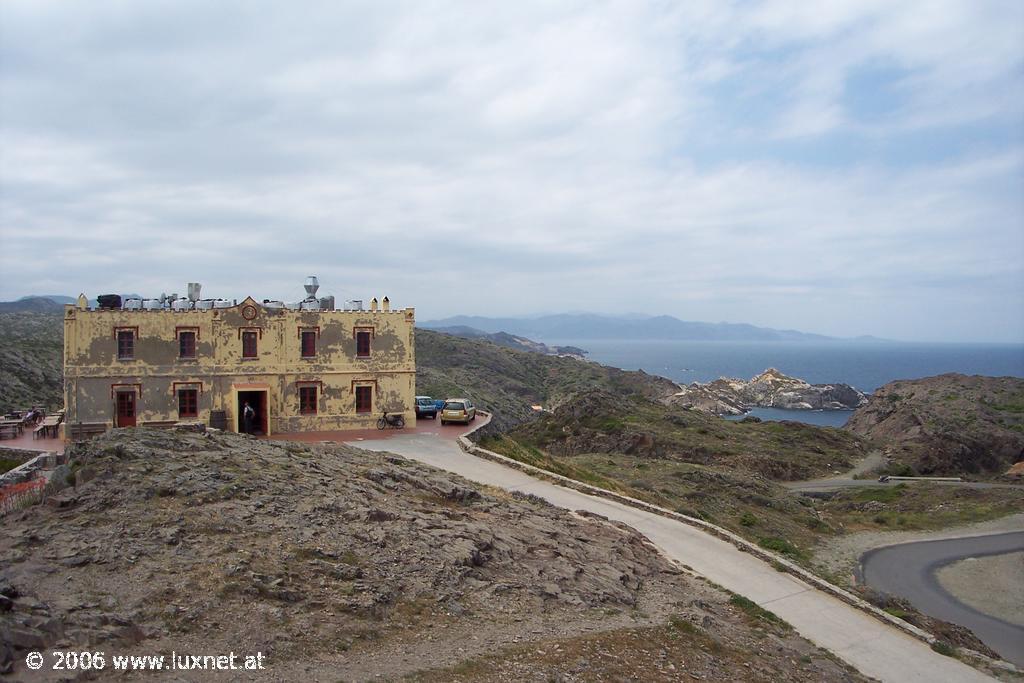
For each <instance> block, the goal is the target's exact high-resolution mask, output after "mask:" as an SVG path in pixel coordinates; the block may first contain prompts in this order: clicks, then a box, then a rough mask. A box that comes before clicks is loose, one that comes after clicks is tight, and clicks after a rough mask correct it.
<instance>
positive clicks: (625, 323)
mask: <svg viewBox="0 0 1024 683" xmlns="http://www.w3.org/2000/svg"><path fill="white" fill-rule="evenodd" d="M125 296H132V295H125ZM75 301H76V299H75V297H71V296H64V295H58V294H53V295H49V294H39V295H29V296H24V297H21V298H20V299H18V300H16V301H3V302H0V311H7V312H19V311H28V312H36V313H46V312H57V311H60V310H62V309H63V306H64V304H69V303H72V304H73V303H75ZM90 305H92V306H95V305H96V303H95V301H90ZM417 325H418V326H419V327H422V328H425V329H433V330H444V329H451V328H464V329H465V330H466V331H475V332H477V333H479V334H480V335H494V334H498V333H501V332H505V333H507V334H510V335H517V336H522V337H527V338H529V339H532V340H537V341H543V340H583V341H585V340H601V339H630V340H677V341H762V342H767V341H782V342H813V341H854V340H855V341H862V342H885V341H890V340H887V339H880V338H878V337H873V336H861V337H853V338H847V337H830V336H827V335H823V334H814V333H811V332H801V331H799V330H779V329H775V328H770V327H758V326H756V325H750V324H747V323H726V322H719V323H707V322H694V321H685V320H680V319H679V318H675V317H673V316H670V315H656V316H648V315H640V314H636V313H633V314H628V315H604V314H599V313H558V314H548V315H540V316H531V317H502V318H498V317H495V318H492V317H487V316H474V315H457V316H453V317H450V318H442V319H440V320H428V321H425V322H419V323H417ZM462 336H473V335H467V334H465V333H464V334H463V335H462Z"/></svg>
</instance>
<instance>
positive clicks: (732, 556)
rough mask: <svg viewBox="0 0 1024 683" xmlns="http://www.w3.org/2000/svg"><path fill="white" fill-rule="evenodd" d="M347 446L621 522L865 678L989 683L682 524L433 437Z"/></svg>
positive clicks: (406, 436)
mask: <svg viewBox="0 0 1024 683" xmlns="http://www.w3.org/2000/svg"><path fill="white" fill-rule="evenodd" d="M352 445H357V446H359V447H361V448H366V449H369V450H376V451H391V452H394V453H398V454H400V455H404V456H406V457H409V458H412V459H415V460H419V461H421V462H425V463H427V464H429V465H433V466H435V467H439V468H441V469H445V470H448V471H450V472H454V473H456V474H459V475H462V476H463V477H466V478H467V479H470V480H472V481H476V482H479V483H482V484H489V485H492V486H498V487H501V488H504V489H507V490H518V491H522V492H524V493H532V494H534V495H537V496H541V497H543V498H546V499H547V500H548V501H550V502H551V503H553V504H554V505H558V506H559V507H563V508H566V509H569V510H581V509H583V510H588V511H590V512H594V513H597V514H600V515H604V516H605V517H608V518H610V519H615V520H619V521H622V522H625V523H626V524H629V525H630V526H632V527H633V528H635V529H637V530H639V531H640V532H641V533H643V534H644V535H645V536H647V538H649V539H650V540H651V541H652V542H653V543H654V544H656V545H657V546H658V547H659V548H661V549H662V550H663V551H664V552H665V554H666V555H668V556H669V557H671V558H673V559H675V560H678V561H679V562H682V563H683V564H686V565H689V566H690V567H692V568H693V569H694V570H695V571H697V572H699V573H701V574H702V575H704V576H706V577H708V578H709V579H711V580H713V581H715V582H716V583H718V584H720V585H722V586H724V587H726V588H728V589H729V590H732V591H735V592H736V593H740V594H742V595H745V596H747V597H748V598H750V599H751V600H754V601H755V602H757V603H758V604H759V605H761V606H763V607H765V608H766V609H770V610H771V611H773V612H775V613H776V614H778V615H779V616H780V617H782V618H783V619H785V620H786V621H788V622H789V623H790V624H792V625H793V626H794V627H795V628H796V629H797V630H798V631H799V632H800V634H801V635H803V636H804V637H806V638H808V639H809V640H811V641H813V642H815V643H816V644H818V645H820V646H821V647H824V648H827V649H829V650H831V651H832V652H834V653H835V654H837V655H838V656H839V657H841V658H843V659H844V660H845V661H847V662H849V663H850V664H852V665H853V666H855V667H856V668H857V669H858V670H860V671H861V672H862V673H864V674H866V675H868V676H873V677H875V678H878V679H880V680H884V681H899V682H901V683H903V682H906V681H921V682H922V683H934V682H935V681H944V682H954V681H987V680H990V679H989V678H987V677H986V676H984V675H983V674H981V673H980V672H978V671H976V670H975V669H973V668H971V667H969V666H967V665H965V664H963V663H961V662H959V661H957V660H955V659H951V658H949V657H943V656H941V655H939V654H937V653H935V652H933V651H932V650H931V649H930V648H929V647H928V646H927V645H925V644H924V643H922V642H921V641H919V640H917V639H915V638H913V637H911V636H909V635H907V634H905V633H903V632H902V631H900V630H898V629H896V628H894V627H892V626H888V625H886V624H884V623H882V622H881V621H879V620H878V619H875V618H873V617H871V616H868V615H867V614H865V613H863V612H861V611H859V610H857V609H854V608H852V607H850V606H849V605H847V604H845V603H843V602H842V601H840V600H838V599H836V598H833V597H831V596H829V595H827V594H825V593H822V592H821V591H818V590H816V589H814V588H812V587H810V586H808V585H807V584H805V583H803V582H802V581H800V580H798V579H796V578H795V577H793V576H792V575H790V574H786V573H782V572H778V571H776V570H775V569H773V568H772V567H770V566H769V565H768V564H766V563H764V562H762V561H760V560H758V559H756V558H754V557H752V556H751V555H750V554H749V553H744V552H740V551H739V550H737V549H736V548H735V547H734V546H732V545H731V544H729V543H726V542H725V541H722V540H719V539H717V538H715V537H713V536H710V535H708V534H705V533H703V532H701V531H699V530H697V529H696V528H694V527H691V526H688V525H686V524H682V523H680V522H677V521H675V520H671V519H668V518H666V517H661V516H658V515H654V514H651V513H648V512H643V511H640V510H637V509H635V508H631V507H627V506H625V505H621V504H618V503H614V502H612V501H608V500H604V499H601V498H594V497H592V496H587V495H585V494H582V493H579V492H578V491H573V490H571V489H566V488H563V487H561V486H556V485H554V484H551V483H548V482H545V481H541V480H538V479H534V478H533V477H530V476H528V475H526V474H524V473H522V472H520V471H518V470H514V469H511V468H508V467H504V466H502V465H499V464H497V463H494V462H490V461H488V460H483V459H481V458H477V457H475V456H472V455H469V454H467V453H464V452H463V451H462V450H461V449H460V448H459V447H458V445H457V444H456V443H454V442H453V441H452V440H450V439H446V438H443V437H441V438H439V436H436V435H427V434H394V435H392V436H391V437H390V438H388V439H386V440H382V441H361V442H358V443H354V444H352Z"/></svg>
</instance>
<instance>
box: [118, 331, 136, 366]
mask: <svg viewBox="0 0 1024 683" xmlns="http://www.w3.org/2000/svg"><path fill="white" fill-rule="evenodd" d="M117 358H118V360H132V359H133V358H135V331H134V330H118V331H117Z"/></svg>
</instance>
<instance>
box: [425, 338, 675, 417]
mask: <svg viewBox="0 0 1024 683" xmlns="http://www.w3.org/2000/svg"><path fill="white" fill-rule="evenodd" d="M416 370H417V377H416V393H417V394H425V395H428V396H434V397H447V396H469V397H471V398H473V399H474V400H475V401H476V403H477V405H479V406H482V407H484V408H485V409H489V410H493V411H494V412H495V426H496V427H497V428H499V429H505V428H508V427H511V426H513V425H516V424H519V423H521V422H523V421H525V420H528V419H530V418H531V417H533V415H534V412H533V410H531V408H530V406H532V405H541V406H543V407H544V408H546V409H549V410H552V409H554V408H557V407H558V406H559V405H561V404H562V403H563V402H564V401H565V400H567V399H568V398H570V397H572V396H574V395H576V394H578V393H580V392H582V391H590V390H593V389H601V390H604V391H608V392H612V393H614V394H616V395H621V396H639V397H644V398H648V399H653V400H668V398H669V397H671V396H672V395H673V394H675V393H676V392H677V391H678V390H679V387H678V385H676V383H675V382H672V381H670V380H667V379H665V378H663V377H658V376H655V375H648V374H647V373H644V372H642V371H639V372H632V371H625V370H619V369H616V368H610V367H606V366H603V365H598V364H597V363H590V362H587V361H583V360H579V359H576V358H569V357H559V356H547V355H542V354H539V353H530V352H528V351H516V350H513V349H508V348H504V347H501V346H498V345H496V344H493V343H491V342H488V341H482V340H474V339H463V338H460V337H454V336H452V335H448V334H442V333H439V332H432V331H430V330H422V329H417V330H416Z"/></svg>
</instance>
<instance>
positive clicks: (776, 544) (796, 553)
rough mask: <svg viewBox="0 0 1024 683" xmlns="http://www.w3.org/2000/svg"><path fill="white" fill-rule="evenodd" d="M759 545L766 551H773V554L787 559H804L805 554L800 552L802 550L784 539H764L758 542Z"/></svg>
mask: <svg viewBox="0 0 1024 683" xmlns="http://www.w3.org/2000/svg"><path fill="white" fill-rule="evenodd" d="M757 544H758V545H759V546H761V547H762V548H764V549H765V550H771V551H772V552H776V553H778V554H780V555H785V556H786V557H792V558H797V559H798V558H800V557H803V553H802V552H800V549H799V548H797V547H796V546H795V545H793V544H792V543H790V542H789V541H787V540H786V539H784V538H762V539H761V540H759V541H758V542H757Z"/></svg>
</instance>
